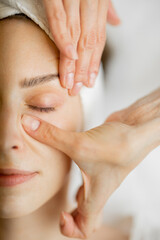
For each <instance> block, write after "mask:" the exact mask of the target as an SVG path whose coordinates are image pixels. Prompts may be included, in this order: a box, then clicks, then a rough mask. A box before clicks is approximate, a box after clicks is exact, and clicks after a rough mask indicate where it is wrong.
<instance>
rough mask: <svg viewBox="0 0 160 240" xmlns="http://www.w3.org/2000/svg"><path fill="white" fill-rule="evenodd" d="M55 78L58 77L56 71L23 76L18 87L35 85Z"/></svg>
mask: <svg viewBox="0 0 160 240" xmlns="http://www.w3.org/2000/svg"><path fill="white" fill-rule="evenodd" d="M57 78H59V74H58V73H54V74H47V75H42V76H36V77H33V78H29V79H26V78H25V79H24V80H23V81H21V82H20V87H21V88H29V87H35V86H37V85H40V84H44V83H47V82H50V81H53V80H56V79H57Z"/></svg>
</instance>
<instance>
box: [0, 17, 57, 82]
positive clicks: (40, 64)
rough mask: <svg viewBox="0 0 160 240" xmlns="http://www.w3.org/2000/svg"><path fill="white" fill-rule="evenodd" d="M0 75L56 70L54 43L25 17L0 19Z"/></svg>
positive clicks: (33, 73) (9, 75)
mask: <svg viewBox="0 0 160 240" xmlns="http://www.w3.org/2000/svg"><path fill="white" fill-rule="evenodd" d="M0 46H1V48H0V63H1V64H0V77H1V79H5V78H7V79H12V81H13V79H14V78H15V76H16V79H22V78H24V77H26V78H30V77H32V76H34V75H35V74H36V75H43V74H44V73H50V72H52V73H53V72H56V73H57V72H58V59H59V52H58V50H57V48H56V46H55V44H54V43H53V42H52V41H51V40H50V39H49V37H48V36H47V35H46V34H45V33H44V31H43V30H41V29H40V28H39V27H38V26H37V25H36V24H35V23H33V22H32V21H30V20H28V19H5V20H2V21H0Z"/></svg>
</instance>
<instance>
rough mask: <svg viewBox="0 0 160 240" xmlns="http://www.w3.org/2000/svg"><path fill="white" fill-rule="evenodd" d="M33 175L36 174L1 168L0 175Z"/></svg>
mask: <svg viewBox="0 0 160 240" xmlns="http://www.w3.org/2000/svg"><path fill="white" fill-rule="evenodd" d="M33 173H34V172H30V171H23V170H19V169H13V168H7V169H2V168H0V174H6V175H11V174H21V175H29V174H33Z"/></svg>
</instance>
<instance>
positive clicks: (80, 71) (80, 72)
mask: <svg viewBox="0 0 160 240" xmlns="http://www.w3.org/2000/svg"><path fill="white" fill-rule="evenodd" d="M87 71H88V68H87V66H81V67H80V68H79V69H78V70H77V73H78V75H82V76H84V75H86V74H87Z"/></svg>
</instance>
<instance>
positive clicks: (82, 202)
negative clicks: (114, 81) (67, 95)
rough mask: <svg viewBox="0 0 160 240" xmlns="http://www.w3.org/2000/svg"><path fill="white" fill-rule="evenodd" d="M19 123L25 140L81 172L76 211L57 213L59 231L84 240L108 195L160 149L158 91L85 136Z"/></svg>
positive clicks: (45, 125)
mask: <svg viewBox="0 0 160 240" xmlns="http://www.w3.org/2000/svg"><path fill="white" fill-rule="evenodd" d="M33 122H38V123H39V125H38V124H37V129H32V124H33ZM22 124H23V127H24V128H25V130H26V132H28V134H29V135H30V136H32V137H33V138H35V139H37V140H38V141H40V142H42V143H45V144H47V145H48V146H50V147H53V148H56V149H58V150H61V151H63V152H64V153H66V154H67V155H68V156H70V157H71V158H72V159H73V160H74V161H75V163H76V164H77V165H78V166H79V168H80V169H81V172H82V175H83V185H82V186H81V188H80V189H79V191H78V194H77V203H78V206H77V209H75V211H74V212H71V213H68V212H63V213H62V214H61V221H62V223H63V224H62V227H61V231H62V232H63V234H64V235H66V236H68V237H77V238H82V239H84V238H87V237H89V236H90V235H91V234H92V232H93V231H95V230H96V228H97V219H98V216H99V215H100V214H101V211H102V209H103V207H104V205H105V203H106V202H107V200H108V198H109V197H110V196H111V194H112V193H113V192H114V191H115V190H116V189H117V188H118V187H119V186H120V184H121V183H122V181H123V180H124V179H125V178H126V177H127V176H128V174H129V173H130V172H131V171H132V170H133V169H135V168H136V166H137V165H138V164H139V163H140V162H141V161H142V160H143V159H144V158H145V157H146V156H147V154H148V153H150V152H151V151H152V150H153V149H154V148H156V147H157V146H159V145H160V88H159V89H157V90H156V91H154V92H153V93H151V94H149V95H148V96H146V97H144V98H142V99H140V100H138V101H137V102H135V103H134V104H133V105H131V106H130V107H128V108H126V109H124V110H121V111H119V112H116V113H113V114H112V115H111V116H110V117H109V118H108V119H106V121H105V123H104V124H102V125H100V126H98V127H96V128H93V129H91V130H88V131H86V132H79V133H76V132H73V131H72V132H70V133H69V132H68V131H64V130H62V129H60V128H57V127H55V126H53V125H50V124H48V123H46V122H45V121H43V120H41V119H38V118H35V117H32V116H29V115H24V116H23V118H22Z"/></svg>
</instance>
